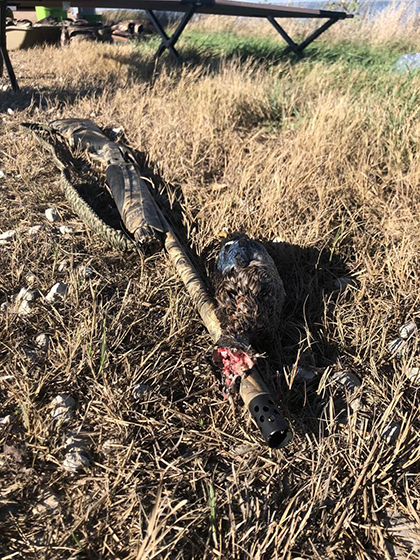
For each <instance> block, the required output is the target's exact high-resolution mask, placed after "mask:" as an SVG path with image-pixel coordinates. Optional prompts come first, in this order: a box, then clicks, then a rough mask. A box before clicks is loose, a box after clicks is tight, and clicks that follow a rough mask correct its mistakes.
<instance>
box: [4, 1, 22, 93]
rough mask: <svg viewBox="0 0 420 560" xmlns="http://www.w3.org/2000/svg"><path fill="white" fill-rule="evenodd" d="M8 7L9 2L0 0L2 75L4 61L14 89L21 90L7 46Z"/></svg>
mask: <svg viewBox="0 0 420 560" xmlns="http://www.w3.org/2000/svg"><path fill="white" fill-rule="evenodd" d="M6 7H7V2H4V1H0V54H1V56H0V76H3V63H4V65H5V66H6V69H7V73H8V74H9V78H10V82H11V84H12V88H13V90H14V91H19V86H18V83H17V81H16V76H15V73H14V70H13V66H12V63H11V62H10V58H9V53H8V52H7V46H6Z"/></svg>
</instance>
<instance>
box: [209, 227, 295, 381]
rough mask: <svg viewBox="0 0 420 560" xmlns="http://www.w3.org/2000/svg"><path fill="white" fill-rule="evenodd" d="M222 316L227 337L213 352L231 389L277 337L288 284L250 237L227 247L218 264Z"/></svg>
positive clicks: (232, 240) (241, 236) (237, 239)
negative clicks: (260, 348)
mask: <svg viewBox="0 0 420 560" xmlns="http://www.w3.org/2000/svg"><path fill="white" fill-rule="evenodd" d="M215 296H216V301H217V310H216V314H217V317H218V319H219V321H220V324H221V327H222V333H223V335H222V337H221V338H220V340H219V341H218V343H217V346H216V348H215V349H214V352H213V357H214V359H215V361H216V363H218V364H220V365H221V366H222V369H223V372H224V374H225V376H226V378H225V382H226V387H227V389H228V392H229V390H231V389H232V388H233V387H234V384H235V380H236V379H237V378H238V377H241V376H242V375H244V374H246V372H247V371H248V370H249V369H251V368H252V366H253V365H254V364H255V361H256V358H257V357H258V355H257V354H256V353H255V351H254V350H253V349H252V347H253V346H254V345H255V346H256V347H258V344H259V342H261V341H262V340H266V339H267V338H268V339H269V338H272V336H273V335H274V334H275V332H276V330H277V329H278V327H279V324H280V320H281V312H282V308H283V304H284V300H285V291H284V285H283V281H282V279H281V278H280V275H279V272H278V270H277V268H276V265H275V264H274V261H273V259H272V258H271V257H270V255H269V254H268V252H267V250H266V249H265V247H264V246H263V245H262V244H261V243H259V242H258V241H255V240H254V239H250V238H249V237H248V236H247V235H245V234H235V235H234V236H232V237H231V238H230V239H228V240H227V241H225V242H224V244H223V245H222V247H221V250H220V253H219V256H218V259H217V279H216V288H215Z"/></svg>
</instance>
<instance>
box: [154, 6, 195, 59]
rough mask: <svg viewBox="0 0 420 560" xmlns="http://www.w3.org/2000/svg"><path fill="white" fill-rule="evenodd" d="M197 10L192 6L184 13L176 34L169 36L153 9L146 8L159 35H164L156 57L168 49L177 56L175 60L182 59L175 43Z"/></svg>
mask: <svg viewBox="0 0 420 560" xmlns="http://www.w3.org/2000/svg"><path fill="white" fill-rule="evenodd" d="M195 10H196V8H195V6H191V7H190V9H189V10H188V11H187V12H186V13H185V14H184V15H183V17H182V19H181V21H180V23H179V25H178V27H177V28H176V30H175V32H174V34H173V35H172V37H169V36H168V35H167V34H166V32H165V30H164V29H163V27H162V25H161V24H160V21H159V20H158V18H157V17H156V15H155V13H154V12H153V10H146V12H147V15H148V16H149V19H150V21H151V22H152V24H153V27H154V28H155V29H156V31H157V32H158V33H159V35H160V36H161V37H162V42H161V44H160V45H159V48H158V50H157V52H156V58H159V57H160V56H161V55H162V53H163V52H164V51H165V49H168V50H169V52H170V53H171V54H172V56H173V57H174V58H175V60H180V56H179V53H178V51H177V50H176V49H175V43H176V42H177V41H178V39H179V38H180V36H181V33H182V32H183V31H184V29H185V27H186V25H187V23H188V22H189V21H190V19H191V18H192V17H193V15H194V13H195Z"/></svg>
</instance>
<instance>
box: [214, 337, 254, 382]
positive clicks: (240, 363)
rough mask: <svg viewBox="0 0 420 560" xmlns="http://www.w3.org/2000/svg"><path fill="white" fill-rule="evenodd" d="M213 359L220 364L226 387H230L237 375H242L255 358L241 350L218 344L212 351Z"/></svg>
mask: <svg viewBox="0 0 420 560" xmlns="http://www.w3.org/2000/svg"><path fill="white" fill-rule="evenodd" d="M213 359H214V361H215V362H216V363H217V364H220V365H221V366H222V371H223V373H224V375H225V376H226V379H225V383H226V387H228V388H229V387H230V386H231V385H232V383H233V382H234V380H235V379H236V378H237V377H242V376H243V375H244V374H245V373H246V372H247V371H249V370H250V369H251V368H252V367H253V366H254V365H255V359H254V358H252V357H251V356H249V355H248V354H247V353H246V352H243V351H242V350H237V349H235V348H225V347H223V346H218V347H217V348H215V349H214V351H213Z"/></svg>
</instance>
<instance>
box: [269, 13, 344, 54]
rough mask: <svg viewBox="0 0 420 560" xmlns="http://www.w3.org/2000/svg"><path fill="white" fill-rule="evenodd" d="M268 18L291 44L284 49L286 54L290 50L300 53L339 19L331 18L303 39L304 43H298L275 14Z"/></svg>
mask: <svg viewBox="0 0 420 560" xmlns="http://www.w3.org/2000/svg"><path fill="white" fill-rule="evenodd" d="M267 19H268V21H269V22H270V23H271V24H272V25H273V27H274V29H276V31H278V33H280V35H281V36H282V37H283V39H284V40H285V41H286V43H287V44H288V45H289V46H288V47H287V48H286V49H285V50H284V54H286V53H288V52H290V51H293V52H294V53H295V54H300V53H301V52H302V51H303V50H304V49H306V47H307V46H308V45H310V44H311V43H312V41H315V39H316V38H317V37H319V36H320V35H322V33H324V32H325V31H327V29H329V28H330V27H331V26H332V25H333V24H334V23H336V22H337V21H338V19H337V18H332V19H329V20H328V21H326V22H325V23H324V24H323V25H321V27H319V28H318V29H316V30H315V31H314V32H313V33H312V34H311V35H310V36H309V37H308V38H307V39H305V41H302V43H300V44H297V43H295V42H294V41H293V39H291V38H290V37H289V35H288V34H287V33H286V31H285V30H284V29H283V28H282V27H281V26H280V25H279V23H278V22H277V21H276V20H275V19H274V17H273V16H270V17H268V18H267Z"/></svg>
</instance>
